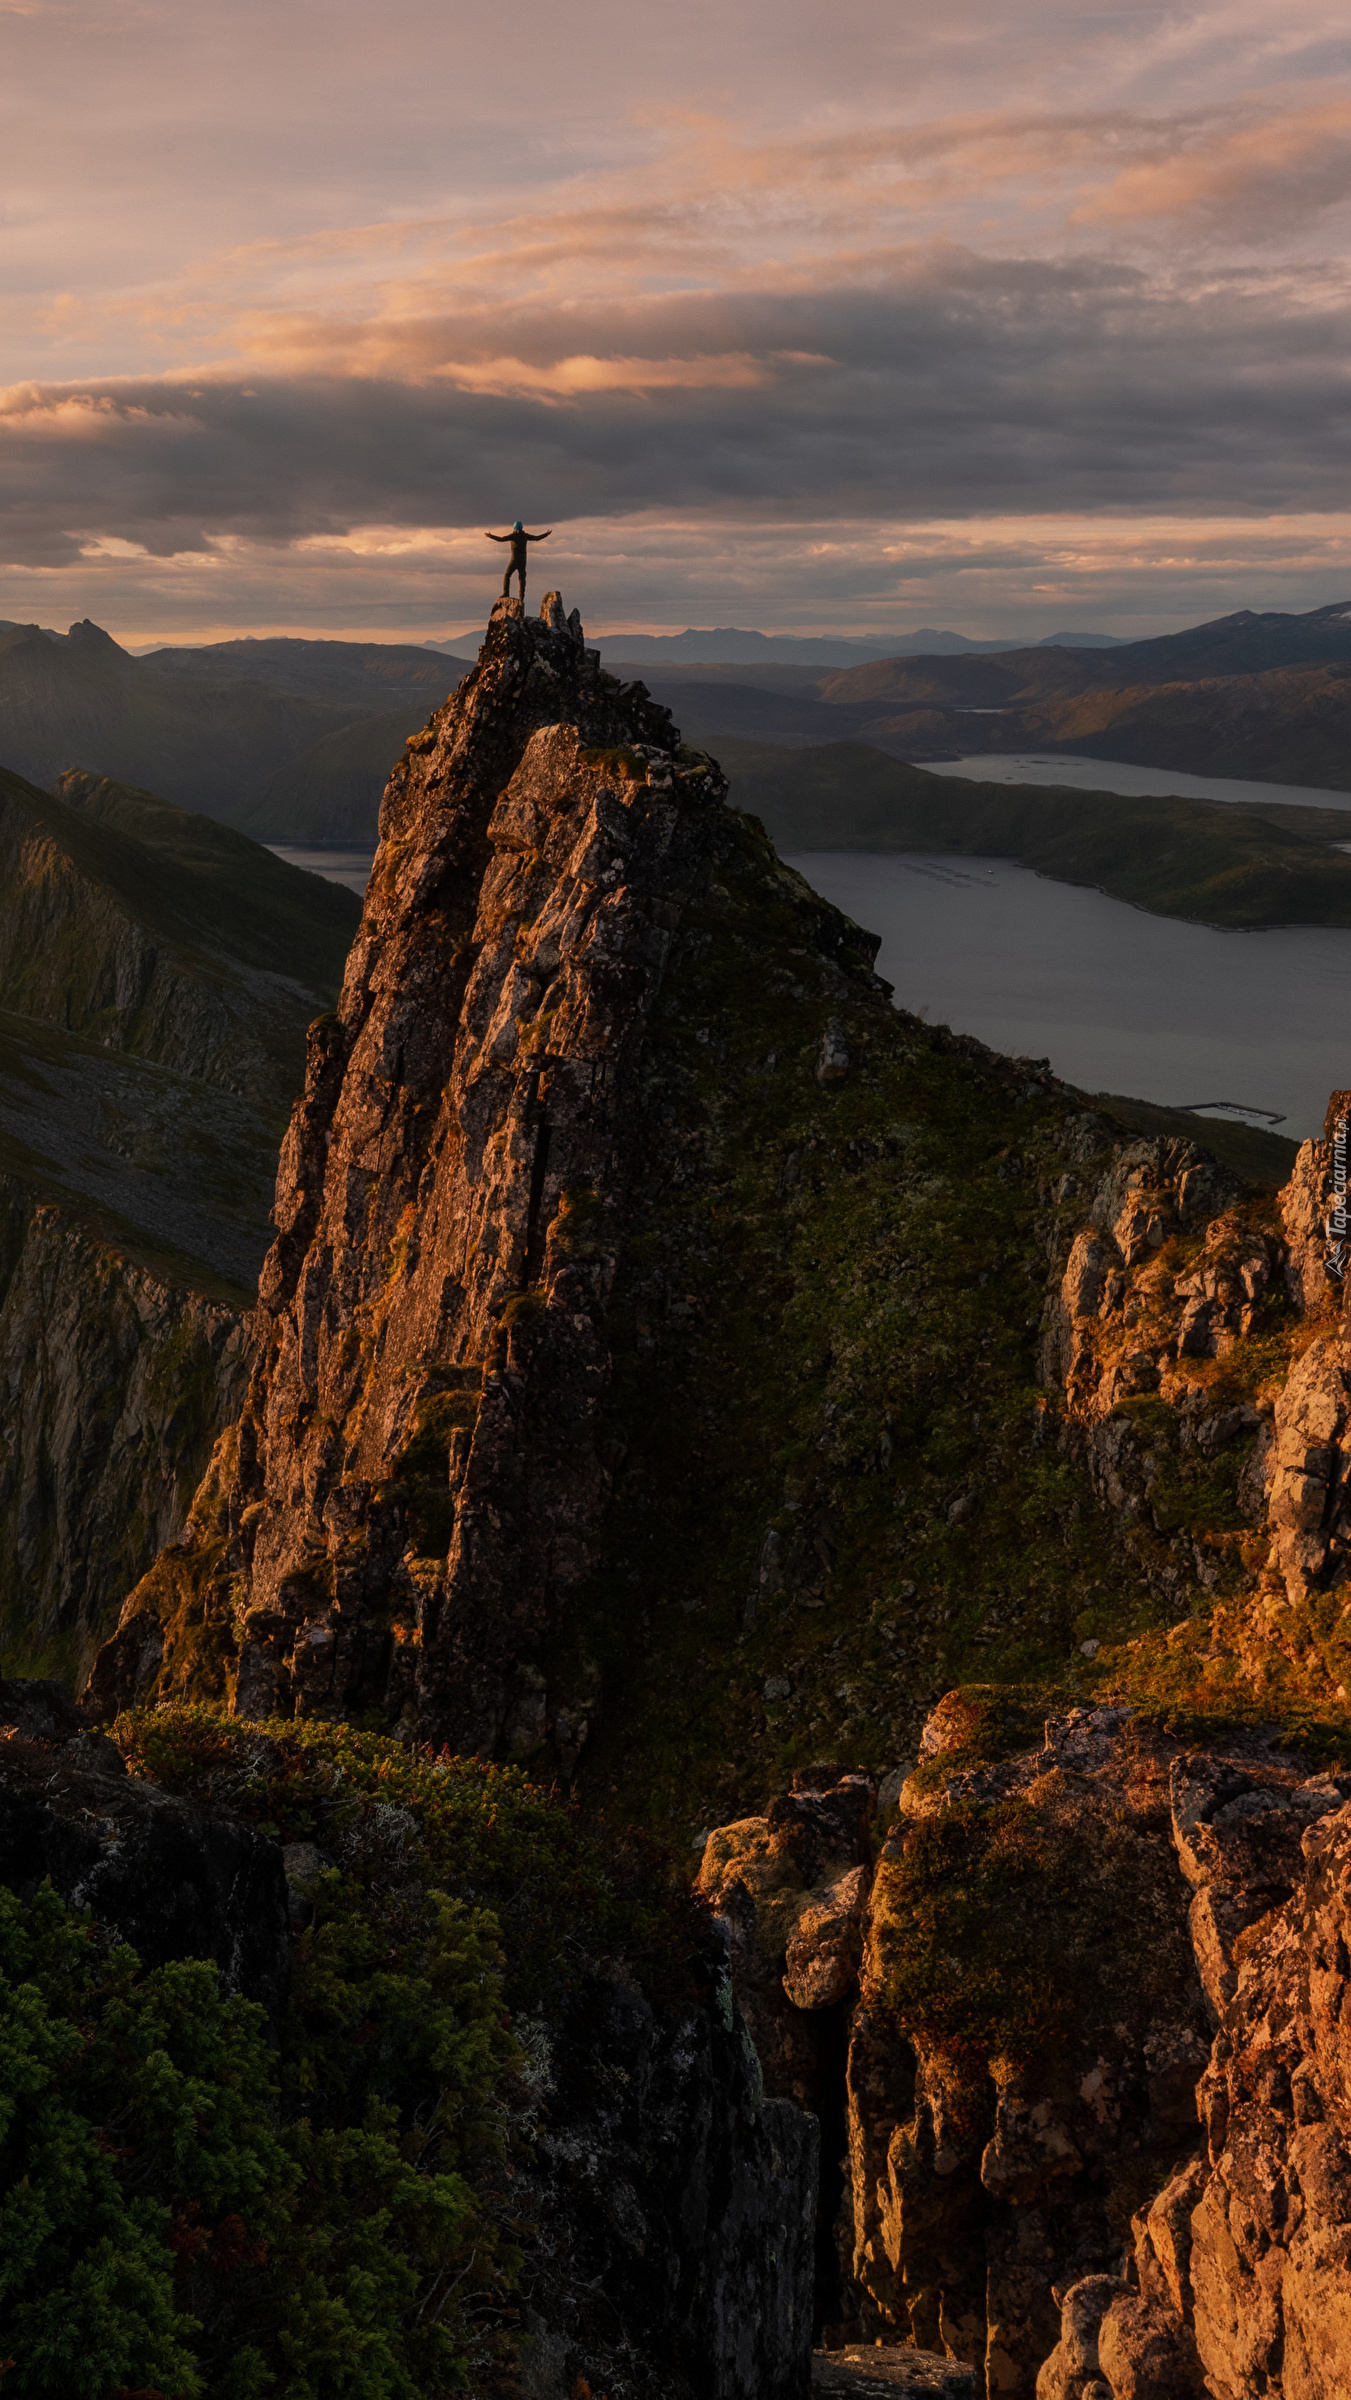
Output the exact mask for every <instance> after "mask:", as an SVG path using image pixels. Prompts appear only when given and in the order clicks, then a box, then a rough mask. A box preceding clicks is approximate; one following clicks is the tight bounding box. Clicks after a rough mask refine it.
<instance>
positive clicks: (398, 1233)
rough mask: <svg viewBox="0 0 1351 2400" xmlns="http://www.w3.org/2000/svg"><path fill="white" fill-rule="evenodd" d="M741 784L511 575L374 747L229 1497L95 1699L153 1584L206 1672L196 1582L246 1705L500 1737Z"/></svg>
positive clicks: (569, 1488)
mask: <svg viewBox="0 0 1351 2400" xmlns="http://www.w3.org/2000/svg"><path fill="white" fill-rule="evenodd" d="M723 789H724V787H723V785H722V783H721V779H720V778H719V776H718V775H717V773H716V770H714V769H713V768H711V767H710V766H709V764H708V762H707V761H705V760H703V759H700V758H697V757H690V756H687V755H682V754H681V753H680V752H679V750H678V744H677V739H676V736H675V733H674V730H673V728H672V726H671V724H670V720H669V718H668V717H667V716H666V714H665V712H663V711H660V710H655V709H653V708H652V707H651V706H650V704H648V703H647V702H646V700H645V697H644V695H643V693H642V689H641V686H639V687H631V688H630V689H629V690H628V691H627V692H625V691H621V689H620V687H619V686H618V685H616V684H615V683H614V682H613V680H612V679H610V678H606V677H603V676H602V675H601V673H600V671H599V665H598V661H597V658H596V656H595V654H594V653H589V652H587V651H586V650H585V649H584V647H583V645H582V640H581V631H580V627H579V626H578V625H577V624H576V622H575V620H573V621H571V622H570V621H569V620H567V619H566V618H565V616H564V614H563V610H562V605H561V603H560V602H559V600H558V599H557V596H556V595H550V598H549V599H548V600H547V601H546V602H545V608H544V614H543V616H542V618H541V620H539V621H538V622H534V623H532V622H529V621H527V620H526V619H525V618H524V617H523V614H522V611H521V607H520V604H519V602H512V603H503V604H500V605H499V606H498V607H497V608H496V609H495V610H494V613H493V621H492V624H491V626H490V629H489V634H488V639H487V641H486V643H485V645H484V649H483V652H482V654H481V657H480V661H479V664H478V666H477V668H476V669H475V671H474V673H473V674H472V675H471V676H470V677H469V678H468V679H467V681H466V683H465V684H464V685H463V686H462V687H461V689H460V691H459V693H458V694H457V695H456V696H455V699H454V700H453V701H452V702H451V703H449V704H448V705H447V707H446V708H445V709H444V710H443V711H441V712H440V714H439V715H438V716H437V717H435V718H433V720H432V722H431V724H430V725H429V726H428V728H427V730H426V732H425V733H423V734H421V735H419V736H417V737H415V739H414V740H413V742H412V743H410V745H409V750H408V754H407V756H406V758H405V760H404V762H403V764H402V765H401V766H400V767H399V768H398V769H397V770H396V772H395V774H394V776H393V777H392V778H391V781H390V785H389V789H388V791H387V793H386V797H385V804H384V810H383V815H382V840H381V848H380V853H379V856H378V857H377V860H376V864H375V869H374V873H373V875H372V878H371V883H370V888H369V891H368V894H367V899H366V906H365V911H364V914H363V918H362V923H361V928H360V931H359V934H358V937H357V940H356V943H355V944H354V947H353V950H352V953H351V957H350V959H349V962H348V969H347V975H346V980H345V982H344V986H343V993H342V998H341V1001H340V1004H339V1007H338V1010H337V1012H336V1014H335V1015H334V1016H333V1017H331V1018H329V1019H326V1020H322V1021H321V1022H320V1023H319V1024H318V1025H317V1026H316V1027H314V1028H313V1029H312V1032H311V1044H310V1062H309V1071H308V1077H307V1082H306V1089H305V1096H304V1099H303V1101H302V1102H301V1103H300V1104H299V1106H298V1107H297V1110H296V1114H295V1116H294V1119H293V1121H292V1125H291V1130H290V1133H289V1135H288V1137H287V1141H286V1145H285V1149H284V1151H283V1155H282V1164H281V1173H280V1178H279V1184H278V1194H277V1204H276V1212H275V1213H276V1222H277V1226H278V1236H277V1241H276V1244H275V1246H274V1248H273V1251H272V1253H271V1255H270V1257H269V1260H268V1263H267V1266H266V1268H265V1271H264V1275H263V1278H262V1283H261V1286H260V1294H259V1318H258V1364H257V1368H256V1372H255V1375H254V1379H253V1382H252V1384H251V1387H250V1391H249V1396H248V1400H247V1403H246V1407H245V1410H244V1414H243V1417H242V1420H241V1423H240V1427H239V1433H238V1440H237V1445H236V1447H235V1448H234V1451H233V1454H232V1457H231V1460H230V1462H229V1465H228V1467H227V1468H226V1469H224V1470H223V1473H222V1478H221V1483H220V1502H219V1505H218V1507H217V1508H216V1509H215V1512H214V1514H212V1516H211V1518H210V1522H209V1524H208V1523H207V1522H206V1520H205V1518H202V1520H201V1523H200V1526H199V1530H198V1532H197V1534H196V1536H195V1539H194V1541H193V1543H192V1544H191V1546H190V1547H189V1548H188V1549H187V1550H186V1551H183V1552H180V1553H179V1554H177V1555H175V1556H173V1557H171V1558H168V1559H166V1560H164V1561H162V1562H161V1563H160V1566H159V1567H158V1568H157V1569H156V1571H155V1573H154V1574H153V1575H152V1576H151V1577H150V1578H148V1579H147V1583H146V1585H145V1586H143V1587H142V1588H141V1590H140V1591H138V1592H137V1593H134V1594H133V1595H132V1598H131V1600H130V1601H129V1602H128V1605H127V1611H126V1612H125V1616H126V1621H125V1623H124V1626H123V1629H122V1632H121V1634H120V1635H119V1637H118V1644H120V1648H119V1647H118V1646H117V1645H114V1646H113V1647H111V1648H110V1650H109V1651H108V1652H107V1653H106V1654H105V1658H104V1660H103V1661H102V1662H101V1665H100V1669H99V1675H98V1679H97V1688H98V1692H99V1694H100V1696H101V1697H102V1698H106V1699H112V1698H115V1697H117V1696H120V1695H121V1694H123V1693H124V1692H126V1691H128V1690H131V1689H134V1688H136V1680H137V1676H138V1675H139V1673H140V1672H141V1662H142V1661H143V1660H144V1659H145V1658H146V1656H147V1655H148V1653H147V1651H146V1627H145V1625H144V1624H141V1625H138V1624H137V1623H136V1620H137V1619H139V1618H144V1617H146V1616H151V1617H154V1618H156V1619H158V1620H159V1621H160V1623H161V1624H162V1625H163V1627H164V1632H165V1636H166V1639H167V1649H166V1650H165V1653H164V1657H163V1663H162V1665H161V1667H160V1668H159V1670H158V1672H159V1688H160V1689H161V1690H165V1689H174V1688H177V1684H178V1683H180V1682H181V1681H182V1680H183V1678H184V1674H185V1673H187V1674H188V1675H189V1676H190V1677H191V1679H192V1685H191V1688H194V1689H200V1683H199V1682H198V1681H197V1680H196V1679H197V1678H198V1677H199V1676H200V1671H201V1669H200V1646H199V1645H196V1644H194V1646H193V1659H192V1664H191V1667H190V1668H185V1664H184V1661H183V1660H181V1659H180V1658H179V1657H178V1654H177V1651H176V1646H175V1627H176V1626H177V1625H178V1624H179V1623H180V1622H181V1620H182V1616H183V1614H184V1611H185V1607H186V1608H187V1610H188V1613H190V1614H191V1613H196V1614H197V1615H198V1616H199V1617H200V1612H201V1609H202V1608H205V1610H206V1613H207V1615H208V1617H209V1618H211V1619H212V1621H213V1622H215V1623H217V1624H218V1625H219V1627H220V1645H221V1655H222V1657H223V1659H224V1660H225V1661H226V1662H227V1663H226V1669H225V1675H226V1682H227V1685H228V1689H229V1693H230V1697H231V1700H232V1704H233V1706H234V1707H235V1708H236V1709H237V1710H238V1711H239V1712H241V1713H244V1714H252V1715H267V1714H270V1713H273V1712H274V1711H276V1710H278V1709H282V1710H284V1711H288V1712H289V1710H291V1709H295V1710H296V1711H298V1712H299V1713H302V1714H303V1713H319V1714H329V1715H335V1716H336V1715H341V1714H346V1713H349V1712H352V1711H356V1710H361V1709H365V1708H370V1707H376V1708H380V1709H382V1710H383V1711H385V1712H386V1713H387V1715H388V1716H389V1717H391V1718H394V1719H399V1718H402V1719H403V1720H404V1721H405V1722H406V1723H407V1725H408V1726H409V1727H410V1728H412V1729H416V1730H417V1731H418V1732H420V1733H422V1734H424V1735H430V1736H435V1737H437V1738H443V1739H450V1740H452V1741H453V1742H455V1743H456V1744H458V1745H461V1746H466V1747H473V1746H478V1747H490V1746H491V1745H492V1743H493V1741H494V1740H495V1738H496V1736H497V1734H498V1732H499V1730H500V1728H501V1725H502V1723H503V1720H504V1717H505V1715H506V1712H507V1707H508V1702H509V1697H510V1689H511V1687H510V1682H509V1672H510V1669H511V1668H512V1666H513V1665H514V1662H515V1661H516V1660H517V1659H518V1658H519V1657H520V1656H521V1654H522V1653H523V1652H525V1653H528V1652H529V1650H530V1649H531V1648H533V1647H535V1646H536V1645H537V1644H538V1643H539V1642H540V1640H541V1639H542V1638H543V1637H544V1636H545V1635H546V1634H547V1632H548V1631H549V1630H550V1628H551V1626H552V1624H553V1622H554V1621H555V1619H556V1616H557V1613H558V1609H559V1604H560V1601H561V1598H562V1595H563V1594H565V1593H566V1592H567V1591H568V1590H569V1589H570V1588H571V1587H573V1586H574V1585H575V1584H576V1583H577V1581H578V1580H579V1578H580V1577H581V1575H582V1574H583V1573H584V1571H585V1570H586V1568H587V1566H588V1565H589V1563H590V1559H591V1545H592V1540H593V1536H594V1530H595V1527H596V1523H597V1520H598V1517H599V1513H600V1510H601V1507H602V1504H603V1502H604V1499H605V1496H606V1490H607V1478H606V1473H605V1469H604V1467H603V1465H602V1463H601V1461H600V1459H599V1457H598V1455H597V1450H596V1438H597V1425H598V1412H599V1409H600V1405H601V1402H602V1400H603V1397H604V1393H605V1388H606V1382H607V1372H608V1349H607V1343H606V1337H605V1332H604V1322H603V1310H604V1303H605V1299H606V1296H607V1294H608V1290H609V1286H610V1282H611V1278H612V1275H613V1269H614V1257H615V1251H616V1247H617V1244H618V1240H619V1234H620V1228H621V1224H622V1212H623V1202H624V1197H625V1191H626V1185H627V1180H628V1164H627V1158H626V1140H625V1136H626V1132H627V1116H628V1113H629V1112H630V1111H631V1109H632V1105H633V1097H634V1085H635V1078H636V1071H637V1066H638V1061H639V1057H640V1053H641V1047H642V1040H643V1032H644V1027H645V1024H646V1020H647V1015H648V1012H649V1009H650V1007H651V1003H652V999H653V996H654V993H655V991H656V989H657V986H658V982H659V979H660V975H661V970H662V965H663V962H664V959H665V955H666V951H667V948H668V945H669V941H670V935H671V928H672V926H673V925H674V924H675V923H676V922H677V921H678V919H679V915H680V910H681V907H682V904H683V903H684V902H685V900H686V899H687V898H688V897H689V896H690V894H691V893H692V892H693V891H694V890H696V889H697V888H698V887H699V886H700V884H701V883H702V881H704V880H705V879H706V876H707V867H708V857H709V848H710V838H711V830H712V825H713V821H714V819H715V817H716V816H717V814H718V813H719V812H720V811H721V806H722V794H723ZM189 1590H191V1591H192V1592H193V1593H195V1594H197V1595H199V1599H198V1604H197V1608H196V1610H195V1612H194V1611H193V1610H192V1608H191V1605H190V1604H188V1603H185V1600H184V1595H185V1593H186V1592H188V1591H189ZM152 1647H153V1641H152ZM128 1662H132V1663H130V1664H128ZM129 1675H130V1682H129V1681H128V1676H129Z"/></svg>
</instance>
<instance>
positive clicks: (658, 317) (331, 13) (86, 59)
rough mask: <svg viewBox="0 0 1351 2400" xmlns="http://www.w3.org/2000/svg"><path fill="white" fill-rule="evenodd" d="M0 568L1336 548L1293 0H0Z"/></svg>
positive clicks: (1176, 596) (405, 629)
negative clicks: (1125, 0) (526, 531)
mask: <svg viewBox="0 0 1351 2400" xmlns="http://www.w3.org/2000/svg"><path fill="white" fill-rule="evenodd" d="M0 124H2V127H3V157H4V160H5V175H4V182H3V187H0V209H2V210H3V216H4V238H3V243H2V244H0V289H2V290H3V344H4V361H3V365H0V383H3V385H4V387H5V388H4V389H3V391H2V392H0V502H2V515H0V522H2V523H3V543H0V616H8V617H16V618H20V619H37V620H38V621H39V622H41V623H45V624H49V625H61V626H64V625H65V624H67V623H69V622H70V620H71V619H72V618H74V617H78V616H84V615H89V616H92V617H94V618H96V619H97V620H98V621H99V622H100V623H102V624H104V625H107V626H108V627H109V628H110V629H111V630H112V631H114V632H115V633H116V634H117V635H118V636H119V638H121V639H123V640H126V641H131V642H138V641H148V640H151V639H154V638H157V637H158V638H167V639H189V640H203V639H218V638H221V637H222V636H224V635H227V634H230V633H233V632H250V631H252V632H269V631H292V632H318V631H324V630H329V631H334V632H340V633H348V634H356V633H363V634H373V635H375V636H377V637H382V638H385V639H395V638H403V639H418V638H421V637H423V636H426V635H441V634H445V633H447V632H458V631H460V630H461V629H462V628H463V627H466V626H468V625H472V624H474V623H476V622H479V621H481V619H482V617H483V616H484V614H485V613H486V608H487V605H488V603H489V601H490V599H491V596H492V590H493V578H494V573H497V574H498V575H500V571H501V568H500V560H501V553H500V552H494V551H491V550H490V549H489V547H488V545H487V543H486V542H485V541H484V540H483V528H484V527H486V526H489V525H492V526H496V527H498V528H501V527H503V526H505V525H507V524H509V523H510V521H511V519H512V518H513V517H514V516H517V515H520V516H523V517H524V518H525V520H526V522H527V524H531V525H536V526H547V525H552V526H554V527H555V528H556V531H555V533H554V536H553V539H552V541H551V542H550V544H549V548H548V550H547V551H546V552H544V553H543V554H542V558H541V561H540V566H539V568H538V569H537V570H535V573H536V575H537V579H538V589H539V590H540V591H542V590H543V588H544V564H545V562H546V561H547V567H548V580H550V581H554V580H557V581H558V582H559V583H560V584H561V586H562V588H563V590H564V592H565V595H566V597H567V599H568V602H569V604H570V605H571V604H572V603H573V602H574V601H577V602H580V604H581V605H582V608H583V611H584V614H585V616H586V618H587V622H588V626H589V627H591V628H593V629H594V630H596V631H601V630H605V629H607V628H615V627H622V626H628V627H632V628H636V627H640V626H642V627H647V628H650V629H652V630H663V629H676V628H679V627H681V626H684V625H687V624H695V625H710V624H742V625H760V626H763V627H765V628H766V629H771V630H772V629H775V628H782V629H796V630H802V631H811V632H823V631H841V632H859V633H862V632H867V633H884V634H885V633H891V632H897V633H899V632H905V631H907V630H910V629H911V628H914V627H917V626H921V625H956V626H959V627H961V628H962V629H964V630H965V631H967V632H971V633H984V634H1001V633H1013V634H1024V633H1025V634H1028V635H1034V634H1037V633H1042V632H1049V631H1053V630H1056V629H1058V628H1061V627H1064V626H1088V627H1096V628H1100V629H1103V630H1108V631H1114V632H1119V633H1141V632H1155V631H1160V630H1163V629H1165V628H1167V627H1170V626H1174V625H1179V624H1184V623H1187V622H1191V621H1193V620H1195V619H1196V618H1198V617H1203V616H1208V615H1215V614H1218V613H1219V612H1221V611H1222V610H1224V609H1228V608H1233V607H1240V606H1258V607H1262V606H1265V607H1277V608H1309V607H1314V606H1317V605H1318V604H1319V603H1321V602H1323V601H1326V600H1334V599H1344V598H1346V597H1348V596H1351V383H1349V381H1348V360H1349V356H1351V293H1349V291H1348V280H1349V274H1351V270H1349V269H1348V266H1347V263H1346V261H1347V252H1348V240H1347V237H1348V233H1349V232H1351V17H1348V14H1347V11H1346V9H1345V7H1339V8H1336V9H1334V8H1333V6H1332V5H1331V4H1330V0H1293V5H1292V6H1290V7H1289V8H1288V9H1287V10H1286V11H1285V12H1283V13H1282V12H1277V11H1273V10H1272V9H1271V7H1270V5H1269V0H1262V4H1261V5H1260V6H1259V5H1258V4H1257V0H1218V4H1217V5H1214V6H1210V7H1204V6H1200V7H1197V6H1188V5H1177V6H1160V5H1156V4H1155V0H1144V4H1142V5H1140V6H1128V5H1116V6H1107V5H1103V4H1101V0H944V5H942V6H941V7H935V6H933V5H932V4H931V0H928V4H926V5H923V6H920V5H918V4H917V0H900V4H899V5H898V4H897V0H730V4H729V0H718V4H717V5H715V4H714V0H662V5H661V6H660V7H658V6H655V5H653V6H648V7H646V8H644V7H636V8H635V7H634V6H633V5H632V0H625V5H622V6H621V5H620V4H619V0H567V5H566V6H553V7H550V6H547V5H536V6H533V7H531V8H529V9H523V8H521V7H519V6H516V7H509V8H505V9H500V8H499V9H494V8H485V7H484V6H482V5H481V0H474V4H473V5H470V4H469V0H378V5H372V4H371V0H361V4H360V5H357V4H356V0H212V5H210V6H208V5H206V0H0Z"/></svg>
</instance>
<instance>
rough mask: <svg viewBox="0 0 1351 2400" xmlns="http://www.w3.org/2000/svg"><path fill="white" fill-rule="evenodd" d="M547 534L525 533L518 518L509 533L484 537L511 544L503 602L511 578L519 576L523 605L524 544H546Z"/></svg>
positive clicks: (503, 585) (504, 579)
mask: <svg viewBox="0 0 1351 2400" xmlns="http://www.w3.org/2000/svg"><path fill="white" fill-rule="evenodd" d="M552 532H553V527H552V525H551V526H550V527H549V533H552ZM549 533H527V532H526V530H525V527H524V525H523V524H522V523H521V520H520V518H519V517H518V518H517V519H516V522H515V524H514V525H513V526H512V529H511V531H510V533H490V534H488V535H487V536H486V539H487V540H488V541H490V542H510V544H511V560H510V563H509V565H508V567H507V571H506V574H505V575H504V576H503V578H502V597H503V599H504V600H505V599H506V596H507V594H508V592H509V591H510V590H511V579H512V576H513V575H519V576H520V579H521V600H522V604H524V601H525V556H526V544H527V542H547V541H548V539H549Z"/></svg>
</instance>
